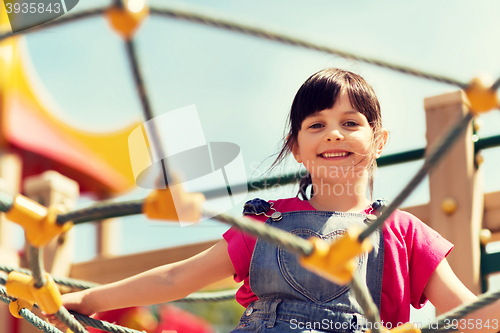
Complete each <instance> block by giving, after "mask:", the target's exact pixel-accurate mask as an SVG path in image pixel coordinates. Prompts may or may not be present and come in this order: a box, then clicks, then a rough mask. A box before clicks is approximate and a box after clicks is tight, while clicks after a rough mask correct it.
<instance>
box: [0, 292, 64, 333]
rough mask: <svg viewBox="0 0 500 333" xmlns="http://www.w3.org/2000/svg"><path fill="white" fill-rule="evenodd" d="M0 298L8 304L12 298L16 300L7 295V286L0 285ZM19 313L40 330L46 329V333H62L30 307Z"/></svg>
mask: <svg viewBox="0 0 500 333" xmlns="http://www.w3.org/2000/svg"><path fill="white" fill-rule="evenodd" d="M0 300H1V301H2V302H4V303H5V304H7V305H8V304H10V302H11V301H12V300H14V299H13V298H11V297H10V296H8V295H7V291H6V290H5V287H2V286H0ZM19 315H20V316H21V317H23V318H24V319H25V320H26V321H27V322H29V323H30V324H31V325H33V326H35V327H36V328H38V329H39V330H42V331H44V332H45V333H62V332H61V331H60V330H58V329H57V328H55V327H54V326H52V325H50V324H49V323H47V322H45V321H44V320H43V319H41V318H39V317H38V316H36V315H35V314H34V313H33V312H31V311H30V310H28V309H21V311H19Z"/></svg>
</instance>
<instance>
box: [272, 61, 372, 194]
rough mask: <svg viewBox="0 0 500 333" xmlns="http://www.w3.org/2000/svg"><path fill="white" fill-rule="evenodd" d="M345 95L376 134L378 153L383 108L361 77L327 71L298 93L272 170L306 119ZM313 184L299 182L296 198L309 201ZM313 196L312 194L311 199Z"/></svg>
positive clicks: (281, 158)
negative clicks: (310, 188) (310, 187)
mask: <svg viewBox="0 0 500 333" xmlns="http://www.w3.org/2000/svg"><path fill="white" fill-rule="evenodd" d="M343 91H344V92H346V93H347V96H348V97H349V101H350V102H351V105H352V106H353V107H354V108H356V109H357V110H358V111H359V112H360V113H361V114H363V115H364V116H365V117H366V119H367V120H368V122H369V124H370V126H371V128H372V130H373V141H372V147H373V151H375V148H376V147H377V143H378V142H379V140H378V138H379V135H378V134H379V132H380V130H381V129H382V118H381V112H380V104H379V102H378V99H377V96H376V95H375V92H374V91H373V89H372V87H371V86H370V85H369V84H368V83H367V82H366V81H365V80H364V79H363V78H362V77H361V76H359V75H357V74H355V73H352V72H349V71H345V70H342V69H337V68H327V69H323V70H321V71H319V72H317V73H315V74H313V75H312V76H311V77H309V78H308V79H307V81H306V82H304V84H303V85H302V86H301V87H300V89H299V90H298V91H297V94H296V95H295V98H294V100H293V103H292V107H291V109H290V115H289V118H288V133H287V134H286V135H285V137H284V138H283V146H282V148H281V151H280V152H279V153H278V156H277V158H276V160H275V161H274V163H273V164H272V165H271V169H272V168H274V167H275V166H276V165H278V164H279V163H280V162H282V161H283V160H284V159H285V157H286V156H288V155H289V154H290V153H291V152H292V147H293V146H294V145H295V144H296V143H297V137H298V134H299V131H300V128H301V126H302V122H303V121H304V119H306V118H307V117H308V116H310V115H312V114H314V113H316V112H320V111H322V110H325V109H330V108H332V107H333V106H334V105H335V102H336V101H337V98H338V96H339V95H340V94H341V92H343ZM369 158H370V159H371V161H370V163H369V166H368V172H369V188H370V193H371V192H372V191H373V170H374V169H375V167H376V162H375V158H374V156H373V155H372V156H369ZM310 184H312V179H311V175H310V174H309V173H308V174H307V175H306V176H304V177H303V178H302V180H301V181H300V185H299V192H298V193H297V196H298V195H301V196H302V198H303V199H306V189H307V187H308V186H309V185H310ZM313 194H314V193H313V192H312V191H311V197H312V195H313Z"/></svg>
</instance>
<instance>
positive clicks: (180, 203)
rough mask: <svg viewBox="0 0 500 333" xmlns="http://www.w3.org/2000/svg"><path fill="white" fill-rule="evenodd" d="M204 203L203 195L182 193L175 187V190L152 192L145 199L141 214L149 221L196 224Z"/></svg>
mask: <svg viewBox="0 0 500 333" xmlns="http://www.w3.org/2000/svg"><path fill="white" fill-rule="evenodd" d="M174 196H175V203H174ZM204 201H205V196H204V195H203V194H201V193H188V192H184V191H183V190H182V189H181V188H180V187H177V185H176V186H175V188H173V187H170V188H168V189H166V190H154V191H152V192H151V193H150V194H149V195H148V197H147V198H146V199H145V202H144V204H143V206H142V212H143V213H144V214H145V215H146V216H147V217H148V218H150V219H162V220H174V221H179V219H180V220H181V221H189V222H196V221H199V220H200V218H201V206H202V203H203V202H204Z"/></svg>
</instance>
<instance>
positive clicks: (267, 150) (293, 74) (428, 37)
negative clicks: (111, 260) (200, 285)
mask: <svg viewBox="0 0 500 333" xmlns="http://www.w3.org/2000/svg"><path fill="white" fill-rule="evenodd" d="M108 3H109V2H106V1H100V0H84V1H83V0H82V1H80V3H79V4H78V5H77V7H75V9H74V10H73V11H72V12H76V11H80V10H84V9H87V8H93V7H100V6H105V5H106V4H108ZM149 3H150V5H151V6H155V7H160V8H161V7H162V6H165V5H176V6H183V7H184V6H185V7H186V8H196V9H198V10H206V11H209V12H212V13H218V14H220V15H225V16H228V17H232V18H236V19H238V20H240V21H242V22H248V23H253V24H256V25H259V26H266V27H270V28H273V29H277V30H280V31H285V32H287V33H289V34H293V35H296V36H301V37H303V38H306V39H309V40H313V41H318V42H321V43H324V44H327V45H330V46H332V47H334V48H337V49H340V50H344V51H347V52H352V53H356V54H359V55H362V56H367V57H371V58H378V59H381V60H384V61H387V62H393V63H395V64H399V65H405V66H409V67H413V68H417V69H421V70H425V71H427V72H432V73H436V74H440V75H446V76H449V77H452V78H455V79H458V80H461V81H464V82H469V81H470V80H471V79H472V78H473V77H475V76H482V77H486V78H487V77H489V78H490V80H495V79H497V78H498V77H500V61H498V59H500V46H499V45H498V40H500V20H498V14H499V13H500V3H499V2H498V1H496V0H489V1H488V0H483V1H476V2H471V1H457V0H441V1H435V0H423V1H418V2H417V1H406V0H382V1H379V0H377V1H368V0H364V1H331V0H324V1H319V0H311V1H296V0H266V1H263V0H254V1H229V0H226V1H224V0H214V1H210V2H206V1H201V0H186V1H178V2H170V1H168V2H167V1H166V0H157V1H150V2H149ZM135 40H136V42H137V45H138V56H139V59H140V64H141V68H142V70H143V73H144V80H145V83H146V88H147V90H148V93H149V96H150V99H151V105H152V109H153V113H154V115H155V116H159V115H161V114H164V113H166V112H169V111H172V110H175V109H178V108H181V107H185V106H188V105H193V104H194V105H195V106H196V109H197V111H198V115H199V117H200V122H201V125H202V127H203V132H204V135H205V138H206V140H207V141H208V142H216V141H222V142H232V143H235V144H237V145H239V146H240V148H241V154H242V157H243V160H244V161H245V167H246V174H247V177H248V179H249V180H251V179H259V178H261V177H262V176H263V174H264V173H265V172H266V170H267V167H268V166H269V165H270V164H271V163H272V162H273V157H272V156H273V154H275V153H276V152H277V151H278V149H279V142H280V140H281V139H282V137H283V131H284V128H285V120H286V117H287V113H288V111H289V108H290V105H291V102H292V99H293V96H294V94H295V93H296V91H297V89H298V88H299V87H300V85H301V84H302V83H303V82H304V81H305V80H306V79H307V78H308V77H309V76H310V75H311V74H313V73H314V72H316V71H318V70H320V69H322V68H325V67H340V68H343V69H347V70H351V71H355V72H357V73H359V74H361V75H362V76H363V77H365V79H366V80H367V81H368V82H369V83H370V84H371V85H372V86H373V88H374V90H375V92H376V94H377V96H378V98H379V100H380V103H381V106H382V116H383V126H384V127H386V128H387V129H388V130H389V133H390V139H389V143H388V145H387V146H386V149H385V151H384V154H393V153H396V152H400V151H405V150H411V149H416V148H423V147H425V145H426V140H425V112H424V108H423V100H424V98H426V97H430V96H436V95H440V94H443V93H447V92H451V91H455V90H457V88H455V87H453V86H450V85H446V84H442V83H436V82H432V81H428V80H424V79H420V78H415V77H412V76H407V75H403V74H400V73H395V72H392V71H389V70H387V69H382V68H378V67H375V66H373V65H368V64H365V63H362V62H356V61H353V60H347V59H343V58H341V57H339V56H335V55H330V54H325V53H323V52H318V51H313V50H306V49H301V48H298V47H295V46H290V45H283V44H279V43H276V42H273V41H269V40H263V39H259V38H257V37H253V36H247V35H243V34H239V33H237V32H231V31H226V30H221V29H218V28H215V27H208V26H204V25H201V24H197V23H193V22H187V21H182V20H177V19H173V18H162V17H150V18H148V20H147V21H146V22H144V24H143V25H142V26H141V28H140V29H139V30H138V32H137V34H136V38H135ZM26 43H27V47H28V49H29V53H30V55H31V59H32V62H33V66H34V68H35V69H36V71H37V74H38V76H39V80H40V83H41V84H43V89H45V90H46V93H47V95H48V96H50V97H51V98H52V99H53V101H54V105H57V106H56V107H55V108H54V109H53V112H54V114H56V115H58V116H59V117H60V118H61V119H63V120H65V121H66V122H67V123H68V124H72V125H74V126H75V127H77V128H80V129H85V130H89V131H97V132H99V131H110V130H116V129H119V128H122V127H124V126H126V125H128V124H130V123H132V122H134V121H137V120H139V121H141V120H144V118H143V116H142V111H141V107H140V103H139V100H138V98H137V94H136V92H135V90H134V86H133V80H132V75H131V72H130V69H129V67H128V63H127V58H126V53H125V49H124V43H123V41H122V40H121V39H120V38H119V37H118V36H117V34H116V33H114V32H113V31H112V30H111V29H110V27H109V25H108V23H107V21H106V20H105V19H104V18H101V17H97V18H91V19H86V20H82V21H79V22H75V23H71V24H68V25H65V26H60V27H54V28H50V29H46V30H43V31H39V32H34V33H30V34H28V35H27V37H26ZM481 118H482V121H483V126H482V128H481V130H480V131H479V133H478V135H479V136H480V137H488V136H492V135H498V134H500V133H499V130H498V124H500V114H499V113H498V111H497V112H490V113H487V114H484V115H482V116H481ZM183 125H184V126H189V124H183ZM499 154H500V150H499V149H489V150H487V151H485V152H484V153H483V156H484V157H485V163H484V164H483V166H482V167H481V168H482V169H483V170H482V171H483V172H484V174H485V179H487V181H486V182H485V184H484V189H485V192H492V191H498V190H500V175H499V174H498V172H497V169H498V168H497V165H498V162H497V161H498V158H499ZM420 165H421V162H412V163H407V164H405V165H398V166H392V167H387V168H380V169H379V171H378V177H377V179H376V183H375V190H374V198H380V197H385V198H388V199H392V198H394V197H395V196H396V194H397V193H398V192H399V190H401V188H402V187H403V186H404V185H405V184H406V182H407V181H408V180H409V179H410V177H411V176H412V175H413V174H414V173H415V171H416V170H417V169H418V168H419V166H420ZM288 170H296V166H295V165H294V163H293V162H291V161H290V162H289V163H287V164H286V165H285V166H284V167H283V168H282V169H279V170H278V171H277V172H278V173H280V172H281V173H284V172H287V171H288ZM295 193H296V188H295V186H286V187H283V188H280V189H275V190H274V191H264V192H259V193H249V194H248V196H247V199H251V198H253V197H257V196H259V197H262V198H264V199H276V198H282V197H289V196H294V195H295ZM146 194H147V191H145V190H142V189H136V190H134V191H132V192H130V193H127V194H125V195H124V196H123V197H121V198H119V199H123V200H128V199H131V198H142V197H144V196H145V195H146ZM428 201H429V194H428V184H427V182H426V181H424V182H423V184H422V185H421V186H420V187H419V188H418V189H417V190H416V191H415V192H414V193H413V195H412V196H411V197H410V198H409V199H408V200H407V201H406V202H405V204H404V205H407V206H408V205H415V204H421V203H426V202H428ZM89 203H90V201H89V200H88V199H85V198H84V199H82V200H81V201H80V202H79V207H83V206H85V205H88V204H89ZM404 205H403V206H404ZM240 212H241V205H239V206H238V207H235V208H234V209H233V210H231V213H233V214H235V215H239V214H240ZM117 223H119V224H120V228H121V236H120V244H121V245H120V248H119V250H118V251H119V253H132V252H137V251H145V250H151V249H154V248H163V247H167V246H174V245H180V244H185V243H189V242H198V241H201V240H206V239H217V238H219V237H220V236H221V234H222V233H223V232H224V231H225V230H226V229H227V227H226V226H221V225H219V224H217V223H214V222H211V221H206V222H203V223H201V224H198V225H193V226H189V227H185V228H181V227H179V226H176V225H174V224H171V223H159V222H148V221H146V220H145V219H143V218H142V217H128V218H123V219H120V221H118V222H117ZM77 232H78V233H79V237H77V238H78V242H77V252H76V260H77V261H85V260H89V259H91V258H92V257H93V255H94V252H93V251H94V246H95V241H94V237H93V229H92V226H90V225H89V226H79V227H77Z"/></svg>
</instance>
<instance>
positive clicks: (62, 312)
mask: <svg viewBox="0 0 500 333" xmlns="http://www.w3.org/2000/svg"><path fill="white" fill-rule="evenodd" d="M55 316H56V318H57V319H59V320H60V321H61V323H63V324H64V325H66V326H67V327H68V328H69V329H70V330H71V331H72V332H73V333H88V331H87V330H86V329H85V328H83V326H82V324H80V322H79V321H78V320H76V319H75V318H74V317H73V316H72V315H71V314H70V313H69V312H68V310H66V308H65V307H64V305H62V306H61V307H60V308H59V311H57V312H56V313H55Z"/></svg>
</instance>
